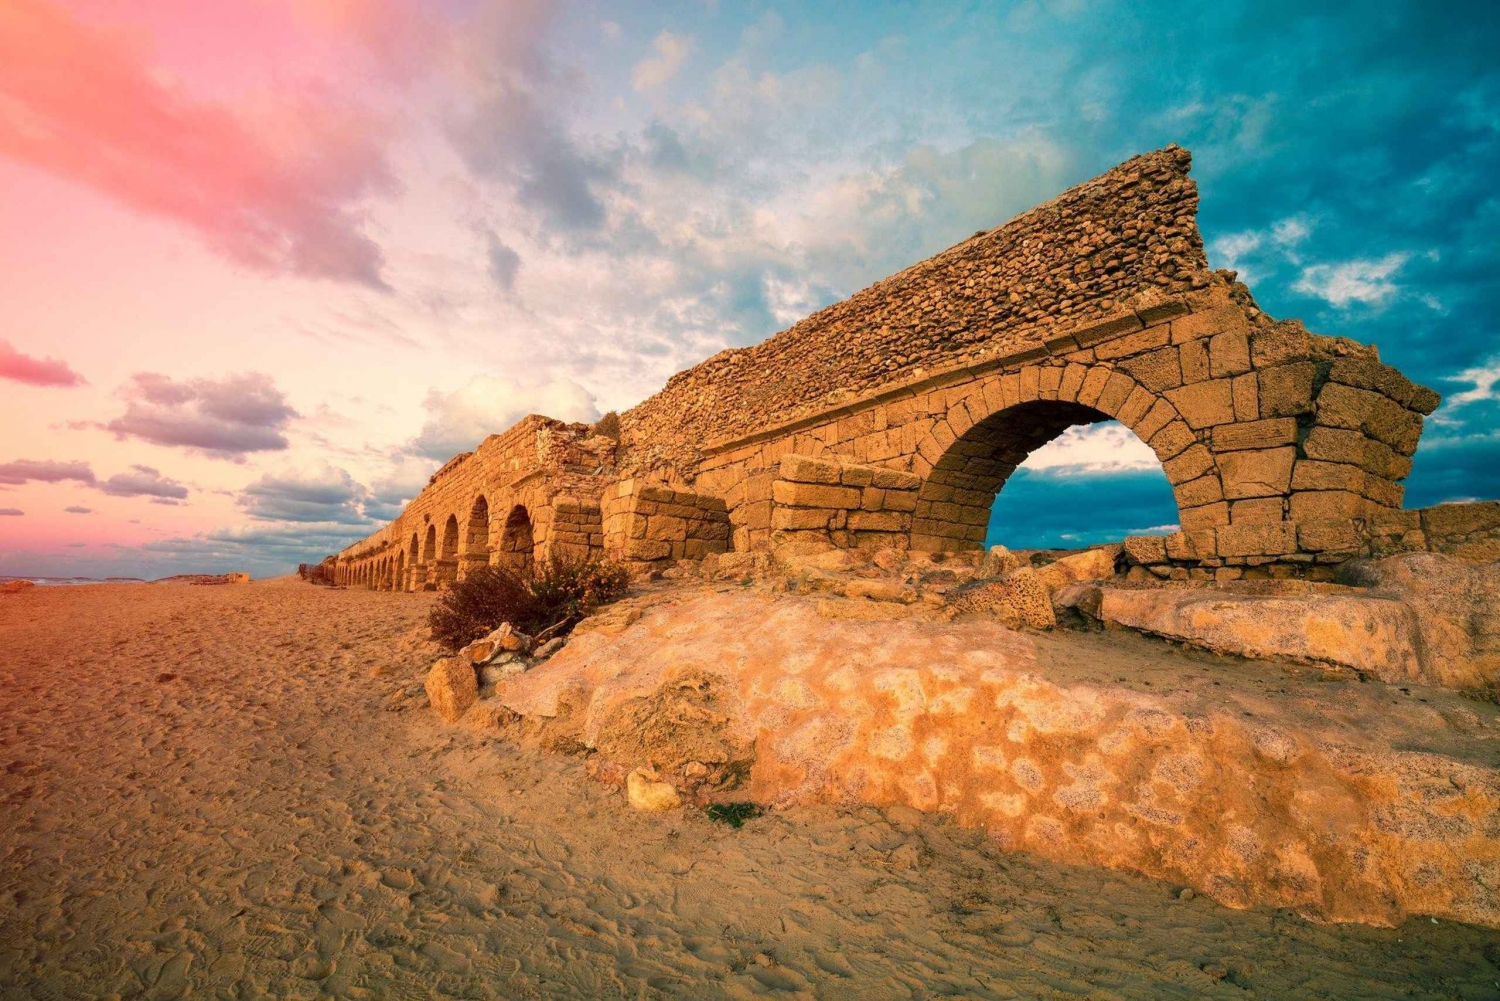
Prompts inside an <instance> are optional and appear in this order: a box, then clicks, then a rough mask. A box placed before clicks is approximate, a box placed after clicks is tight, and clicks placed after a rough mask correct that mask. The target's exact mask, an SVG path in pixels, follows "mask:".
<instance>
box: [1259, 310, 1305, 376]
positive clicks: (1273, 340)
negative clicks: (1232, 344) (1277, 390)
mask: <svg viewBox="0 0 1500 1001" xmlns="http://www.w3.org/2000/svg"><path fill="white" fill-rule="evenodd" d="M1311 352H1312V338H1311V337H1310V336H1309V334H1308V332H1307V328H1306V327H1304V326H1302V324H1300V323H1297V322H1296V321H1292V320H1289V321H1285V322H1282V323H1278V324H1276V325H1275V326H1274V327H1270V328H1260V329H1258V330H1256V331H1254V332H1253V333H1252V334H1251V335H1250V361H1251V362H1252V363H1253V364H1254V365H1255V367H1256V368H1268V367H1270V366H1273V365H1284V364H1286V363H1288V362H1300V361H1306V360H1307V357H1308V355H1309V354H1311Z"/></svg>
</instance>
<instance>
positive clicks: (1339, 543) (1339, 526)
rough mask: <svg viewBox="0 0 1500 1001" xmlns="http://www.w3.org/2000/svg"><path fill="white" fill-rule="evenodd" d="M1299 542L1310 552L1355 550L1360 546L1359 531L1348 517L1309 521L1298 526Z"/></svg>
mask: <svg viewBox="0 0 1500 1001" xmlns="http://www.w3.org/2000/svg"><path fill="white" fill-rule="evenodd" d="M1297 542H1298V544H1299V545H1300V546H1301V547H1302V548H1303V549H1306V550H1308V551H1309V552H1314V553H1320V552H1325V551H1331V552H1354V551H1355V550H1357V549H1358V548H1359V533H1358V532H1356V531H1355V528H1354V522H1353V521H1351V520H1349V519H1347V518H1338V519H1335V520H1333V521H1308V522H1303V523H1302V524H1300V525H1298V526H1297Z"/></svg>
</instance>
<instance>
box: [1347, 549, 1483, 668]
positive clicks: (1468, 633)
mask: <svg viewBox="0 0 1500 1001" xmlns="http://www.w3.org/2000/svg"><path fill="white" fill-rule="evenodd" d="M1340 580H1342V581H1343V582H1345V583H1348V584H1356V585H1360V586H1365V587H1370V588H1373V589H1374V591H1375V593H1378V594H1383V595H1389V596H1391V597H1394V598H1397V599H1399V600H1400V601H1401V602H1402V603H1403V604H1405V605H1406V606H1407V607H1409V608H1411V609H1412V611H1413V613H1414V614H1413V616H1412V618H1413V620H1414V623H1415V626H1416V630H1417V634H1418V636H1419V637H1420V641H1419V643H1418V644H1417V650H1416V657H1417V659H1418V660H1419V661H1420V663H1421V665H1422V669H1421V677H1422V678H1423V679H1424V680H1428V681H1430V682H1431V683H1433V684H1438V685H1443V686H1444V687H1447V688H1458V689H1476V690H1480V689H1488V690H1491V691H1495V690H1500V562H1496V563H1481V564H1478V565H1476V564H1473V563H1470V562H1467V561H1466V560H1463V559H1459V558H1455V557H1452V556H1447V555H1444V554H1441V553H1404V554H1401V555H1399V556H1392V557H1389V558H1388V559H1384V560H1378V561H1374V560H1361V561H1358V562H1357V563H1352V564H1349V565H1347V566H1346V567H1345V568H1344V569H1343V571H1342V573H1341V575H1340Z"/></svg>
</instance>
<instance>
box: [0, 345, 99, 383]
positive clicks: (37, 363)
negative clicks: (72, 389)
mask: <svg viewBox="0 0 1500 1001" xmlns="http://www.w3.org/2000/svg"><path fill="white" fill-rule="evenodd" d="M0 379H10V380H12V381H14V382H24V383H26V384H27V385H28V386H81V385H83V381H84V380H83V376H81V375H79V374H78V373H77V372H75V371H73V370H72V369H71V368H69V367H68V363H67V362H64V361H58V360H57V359H56V358H33V357H31V355H28V354H22V353H21V352H19V351H17V350H16V349H15V348H14V347H12V346H11V343H10V341H0Z"/></svg>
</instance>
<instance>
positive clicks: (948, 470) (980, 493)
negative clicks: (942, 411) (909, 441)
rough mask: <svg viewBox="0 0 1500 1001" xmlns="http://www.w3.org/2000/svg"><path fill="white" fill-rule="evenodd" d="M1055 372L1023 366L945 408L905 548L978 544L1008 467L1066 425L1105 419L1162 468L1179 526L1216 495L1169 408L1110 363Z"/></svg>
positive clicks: (927, 451) (928, 445)
mask: <svg viewBox="0 0 1500 1001" xmlns="http://www.w3.org/2000/svg"><path fill="white" fill-rule="evenodd" d="M1032 373H1036V374H1035V375H1033V374H1032ZM1049 375H1050V376H1051V378H1050V379H1049ZM1060 375H1061V373H1060V372H1059V371H1058V370H1055V369H1054V370H1053V372H1051V373H1049V372H1047V371H1046V370H1045V369H1043V370H1040V371H1039V370H1037V369H1032V370H1023V371H1022V372H1021V373H1018V374H1015V375H1007V376H1004V377H1003V378H995V379H992V380H986V382H985V384H982V385H979V386H976V387H975V389H974V391H973V392H971V393H970V394H969V395H968V396H967V397H965V398H964V399H963V400H961V401H958V402H956V403H955V405H954V406H952V407H950V408H949V410H948V412H947V414H946V416H945V418H944V419H943V420H942V421H940V422H939V424H938V425H937V426H936V427H935V428H934V429H933V432H932V433H931V434H929V436H928V440H926V441H924V442H923V447H922V449H921V452H922V456H921V457H920V459H919V468H923V467H925V469H924V472H925V476H924V477H923V483H922V486H921V489H920V491H919V493H918V495H917V507H916V511H915V512H914V516H913V519H912V536H911V545H912V548H913V549H924V550H948V551H955V550H965V549H979V548H982V547H983V545H984V542H985V534H986V530H987V528H988V526H989V520H990V512H991V509H992V507H993V506H994V504H995V498H996V496H997V495H998V494H999V493H1000V491H1001V489H1002V488H1003V487H1004V486H1005V483H1006V480H1007V479H1009V477H1010V476H1011V474H1012V473H1013V472H1014V471H1015V470H1016V467H1018V466H1019V465H1021V463H1023V462H1024V461H1025V460H1026V457H1027V456H1029V455H1030V454H1031V453H1032V452H1034V451H1036V450H1037V449H1039V448H1041V447H1042V446H1043V445H1045V444H1047V443H1048V442H1050V441H1052V440H1053V439H1055V438H1057V437H1058V436H1060V435H1061V434H1063V432H1065V431H1067V430H1068V429H1069V428H1071V427H1075V426H1078V425H1088V424H1098V423H1100V422H1103V421H1108V420H1111V419H1115V420H1118V421H1119V422H1120V423H1121V424H1122V425H1124V426H1125V427H1127V428H1129V429H1130V430H1131V431H1132V432H1134V434H1135V435H1136V437H1138V438H1140V439H1141V440H1142V441H1144V442H1146V443H1147V445H1149V446H1150V447H1151V449H1152V451H1153V453H1154V454H1155V455H1156V457H1157V460H1158V461H1160V462H1161V463H1162V468H1163V470H1164V472H1165V473H1166V475H1167V479H1168V481H1169V483H1171V485H1172V496H1173V499H1174V501H1175V503H1176V506H1177V511H1178V519H1179V520H1180V519H1181V517H1182V514H1181V512H1182V511H1184V510H1185V509H1188V508H1192V507H1194V506H1198V505H1202V504H1206V503H1210V502H1214V501H1218V500H1219V499H1220V498H1221V497H1222V496H1223V494H1222V488H1221V486H1220V483H1219V477H1218V473H1217V470H1216V468H1215V465H1214V462H1213V459H1212V456H1210V455H1209V454H1208V453H1207V451H1206V450H1204V449H1203V448H1202V447H1201V446H1193V442H1194V441H1195V438H1194V437H1193V436H1192V434H1191V433H1190V432H1189V431H1188V429H1187V427H1186V425H1185V424H1183V422H1182V421H1181V420H1180V419H1179V417H1178V414H1177V411H1176V409H1175V408H1174V407H1173V406H1172V404H1171V403H1170V402H1168V401H1167V400H1165V399H1163V398H1161V397H1159V396H1157V395H1156V394H1155V393H1152V392H1150V391H1148V390H1146V389H1145V388H1143V387H1141V386H1140V385H1138V384H1137V383H1136V382H1135V381H1134V380H1133V379H1132V378H1130V376H1128V375H1126V374H1125V373H1123V372H1120V371H1118V370H1115V369H1114V368H1112V367H1111V366H1105V365H1100V366H1095V367H1094V368H1092V369H1090V370H1088V371H1087V372H1085V371H1083V370H1082V368H1081V367H1079V371H1078V373H1077V375H1076V376H1075V377H1074V378H1073V379H1070V380H1066V381H1062V380H1060V378H1059V377H1060ZM1049 384H1050V387H1049ZM1002 386H1003V387H1004V388H1002ZM1028 397H1029V398H1028ZM945 438H946V439H947V444H946V446H944V445H943V444H942V442H943V440H944V439H945ZM1195 448H1196V451H1195ZM1200 453H1201V454H1200ZM921 460H925V461H921Z"/></svg>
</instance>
